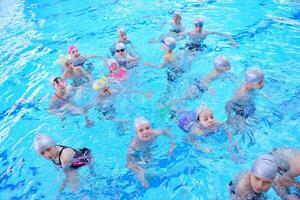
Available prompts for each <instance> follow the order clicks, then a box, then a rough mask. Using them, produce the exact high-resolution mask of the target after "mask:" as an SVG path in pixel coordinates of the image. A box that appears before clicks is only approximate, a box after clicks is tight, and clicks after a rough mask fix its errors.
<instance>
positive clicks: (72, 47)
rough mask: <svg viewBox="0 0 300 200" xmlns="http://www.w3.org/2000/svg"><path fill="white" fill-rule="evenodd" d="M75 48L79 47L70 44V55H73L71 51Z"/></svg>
mask: <svg viewBox="0 0 300 200" xmlns="http://www.w3.org/2000/svg"><path fill="white" fill-rule="evenodd" d="M73 49H77V47H76V46H69V55H71V52H72V50H73Z"/></svg>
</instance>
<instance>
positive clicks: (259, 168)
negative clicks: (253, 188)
mask: <svg viewBox="0 0 300 200" xmlns="http://www.w3.org/2000/svg"><path fill="white" fill-rule="evenodd" d="M251 172H252V173H253V174H255V175H256V176H259V177H262V178H265V179H267V180H270V181H273V180H274V179H275V177H276V175H277V172H278V165H277V164H276V162H275V160H274V158H273V156H271V155H270V154H265V155H262V156H259V157H258V158H257V159H256V160H255V161H254V163H253V165H252V168H251Z"/></svg>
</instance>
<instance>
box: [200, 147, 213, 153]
mask: <svg viewBox="0 0 300 200" xmlns="http://www.w3.org/2000/svg"><path fill="white" fill-rule="evenodd" d="M202 151H204V152H205V153H210V152H213V149H210V148H204V149H202Z"/></svg>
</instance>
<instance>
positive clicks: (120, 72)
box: [106, 58, 127, 81]
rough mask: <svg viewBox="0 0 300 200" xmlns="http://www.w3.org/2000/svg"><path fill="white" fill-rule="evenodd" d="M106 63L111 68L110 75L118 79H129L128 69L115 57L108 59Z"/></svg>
mask: <svg viewBox="0 0 300 200" xmlns="http://www.w3.org/2000/svg"><path fill="white" fill-rule="evenodd" d="M106 64H107V65H108V68H109V77H111V78H114V79H116V80H118V81H123V80H126V79H127V70H126V69H125V68H124V67H120V66H119V64H118V62H117V61H116V60H115V59H113V58H111V59H108V60H107V62H106Z"/></svg>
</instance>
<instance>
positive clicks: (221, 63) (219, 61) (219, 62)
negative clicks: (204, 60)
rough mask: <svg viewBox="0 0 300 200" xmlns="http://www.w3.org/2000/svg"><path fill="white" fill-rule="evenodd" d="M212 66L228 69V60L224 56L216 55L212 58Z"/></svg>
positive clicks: (218, 68)
mask: <svg viewBox="0 0 300 200" xmlns="http://www.w3.org/2000/svg"><path fill="white" fill-rule="evenodd" d="M214 67H215V68H216V69H217V70H224V68H229V69H230V62H229V61H228V59H227V58H226V57H224V56H218V57H216V58H215V59H214Z"/></svg>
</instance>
